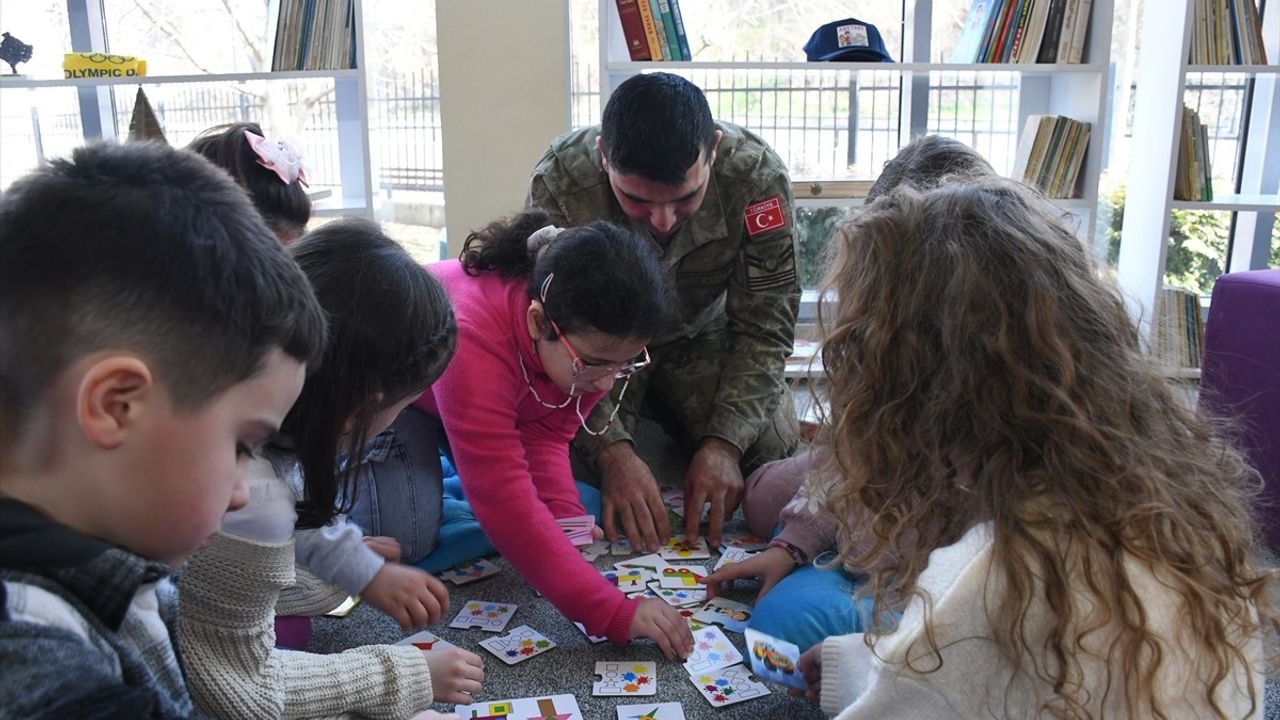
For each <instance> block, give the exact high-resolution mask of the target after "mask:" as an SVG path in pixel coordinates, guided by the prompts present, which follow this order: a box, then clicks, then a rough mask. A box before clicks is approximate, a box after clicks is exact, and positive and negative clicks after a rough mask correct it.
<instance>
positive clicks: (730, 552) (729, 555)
mask: <svg viewBox="0 0 1280 720" xmlns="http://www.w3.org/2000/svg"><path fill="white" fill-rule="evenodd" d="M722 547H723V546H722ZM753 555H755V553H753V552H748V551H747V550H743V549H742V548H733V547H731V548H724V549H723V550H722V551H721V553H720V559H719V560H717V561H716V566H715V567H713V568H711V572H715V571H717V570H719V569H720V568H722V567H727V566H729V565H736V564H737V563H740V562H742V561H743V560H746V559H747V558H750V557H751V556H753Z"/></svg>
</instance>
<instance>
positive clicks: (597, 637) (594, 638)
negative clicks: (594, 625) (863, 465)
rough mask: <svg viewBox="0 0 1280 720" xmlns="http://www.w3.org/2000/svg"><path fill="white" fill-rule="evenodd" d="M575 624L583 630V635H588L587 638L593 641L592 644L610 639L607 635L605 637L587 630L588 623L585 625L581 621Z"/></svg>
mask: <svg viewBox="0 0 1280 720" xmlns="http://www.w3.org/2000/svg"><path fill="white" fill-rule="evenodd" d="M574 625H575V626H576V627H577V628H578V629H579V630H581V631H582V634H583V635H586V636H587V639H588V640H590V641H591V644H593V645H599V644H600V643H602V642H604V641H605V640H608V639H609V638H607V637H604V636H603V635H592V634H591V633H589V632H587V626H586V625H583V624H582V623H580V622H576V623H574Z"/></svg>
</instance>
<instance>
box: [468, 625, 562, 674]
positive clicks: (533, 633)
mask: <svg viewBox="0 0 1280 720" xmlns="http://www.w3.org/2000/svg"><path fill="white" fill-rule="evenodd" d="M555 646H556V644H555V643H553V642H551V640H549V639H548V638H547V637H546V636H545V635H543V634H542V633H540V632H538V631H537V630H534V629H533V628H531V627H529V626H528V625H521V626H520V627H517V628H515V629H514V630H512V631H511V632H509V633H507V634H506V635H499V636H498V637H491V638H485V639H484V640H481V641H480V647H482V648H484V649H485V650H488V651H489V652H491V653H493V654H494V655H497V656H498V659H499V660H501V661H502V662H504V663H506V664H508V665H515V664H516V663H518V662H524V661H525V660H528V659H529V658H531V657H533V656H534V655H541V654H542V653H544V652H546V651H548V650H550V649H551V648H553V647H555Z"/></svg>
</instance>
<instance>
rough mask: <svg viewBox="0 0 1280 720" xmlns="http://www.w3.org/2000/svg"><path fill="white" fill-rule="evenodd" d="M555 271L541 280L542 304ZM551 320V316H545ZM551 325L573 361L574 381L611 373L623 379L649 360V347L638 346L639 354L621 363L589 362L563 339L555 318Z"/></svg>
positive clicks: (588, 379) (587, 380)
mask: <svg viewBox="0 0 1280 720" xmlns="http://www.w3.org/2000/svg"><path fill="white" fill-rule="evenodd" d="M555 276H556V274H555V273H550V274H548V275H547V279H546V280H543V281H542V293H541V294H542V306H543V308H546V305H547V289H548V288H549V287H550V286H551V278H553V277H555ZM547 319H548V320H551V317H550V316H548V317H547ZM551 327H552V329H554V330H555V331H556V337H557V338H558V339H559V340H560V344H561V345H563V346H564V349H565V351H566V352H568V353H569V358H570V359H571V360H572V361H573V379H574V381H575V382H577V381H582V382H592V381H594V380H599V379H600V378H602V377H605V376H606V375H610V374H611V375H613V377H614V379H616V380H625V379H627V378H629V377H631V376H632V375H635V374H636V373H637V372H640V371H641V370H643V369H645V368H646V367H648V366H649V363H650V362H651V361H650V359H649V348H647V347H642V348H640V354H639V355H636V356H635V357H633V358H631V359H630V360H628V361H626V362H623V363H598V364H597V363H589V362H587V361H585V360H583V359H582V358H581V357H580V356H579V355H578V353H577V352H576V351H575V350H574V349H573V346H572V345H570V344H569V341H568V340H566V339H565V336H564V333H563V332H561V331H560V326H559V325H557V324H556V321H555V320H551Z"/></svg>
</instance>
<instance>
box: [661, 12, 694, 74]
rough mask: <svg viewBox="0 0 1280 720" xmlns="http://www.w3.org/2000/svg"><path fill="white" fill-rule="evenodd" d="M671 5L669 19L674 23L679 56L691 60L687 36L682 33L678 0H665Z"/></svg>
mask: <svg viewBox="0 0 1280 720" xmlns="http://www.w3.org/2000/svg"><path fill="white" fill-rule="evenodd" d="M667 3H668V4H669V5H671V19H672V20H674V21H675V25H676V40H677V41H678V42H679V43H680V57H682V58H684V59H685V60H692V59H693V53H692V52H690V50H689V37H688V36H687V35H685V34H684V18H683V17H681V15H680V0H667Z"/></svg>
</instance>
